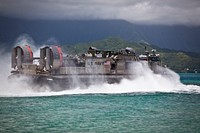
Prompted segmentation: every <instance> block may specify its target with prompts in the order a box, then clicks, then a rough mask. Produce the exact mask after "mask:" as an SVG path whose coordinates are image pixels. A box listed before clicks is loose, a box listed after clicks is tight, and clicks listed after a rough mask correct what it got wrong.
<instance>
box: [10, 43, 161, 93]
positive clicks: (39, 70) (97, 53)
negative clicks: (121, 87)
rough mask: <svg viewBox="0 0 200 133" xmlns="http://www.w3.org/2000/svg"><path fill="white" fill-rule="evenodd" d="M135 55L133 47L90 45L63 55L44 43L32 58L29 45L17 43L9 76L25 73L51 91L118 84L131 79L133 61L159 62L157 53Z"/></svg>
mask: <svg viewBox="0 0 200 133" xmlns="http://www.w3.org/2000/svg"><path fill="white" fill-rule="evenodd" d="M155 52H156V51H155V50H152V53H151V54H150V53H149V52H148V51H145V54H143V55H140V56H139V57H138V56H136V54H135V51H134V50H133V49H132V48H129V47H127V48H125V49H120V50H119V51H117V52H114V51H110V50H99V49H97V48H95V47H89V49H88V51H87V53H85V54H81V55H75V56H71V55H67V56H63V52H62V49H61V47H59V46H46V47H43V48H41V49H40V57H34V56H33V52H32V49H31V47H30V46H28V45H25V46H17V47H15V48H13V50H12V65H11V66H12V69H13V70H12V71H11V73H12V75H11V76H10V78H12V77H20V76H26V77H29V79H30V80H31V81H32V82H31V83H33V84H37V85H48V86H50V87H51V88H52V89H53V90H63V89H70V88H74V87H86V86H89V85H93V84H100V83H105V82H106V83H109V84H112V83H119V82H120V81H121V80H122V79H124V78H126V79H132V78H134V75H133V73H132V69H131V68H132V65H133V63H134V62H138V61H146V62H148V64H149V65H150V67H151V68H152V69H154V68H155V67H156V66H157V65H161V61H160V58H159V55H158V54H156V53H155Z"/></svg>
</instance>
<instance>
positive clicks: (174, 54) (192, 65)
mask: <svg viewBox="0 0 200 133" xmlns="http://www.w3.org/2000/svg"><path fill="white" fill-rule="evenodd" d="M90 46H94V47H96V48H98V49H104V50H114V51H117V50H118V49H121V48H126V47H131V48H133V49H134V50H135V51H136V54H137V55H139V54H142V53H144V50H145V47H146V48H147V50H149V51H151V50H152V49H156V50H157V53H159V54H160V57H161V60H162V63H163V65H167V66H168V67H169V68H171V69H172V70H175V71H176V72H194V71H195V70H196V71H198V72H200V54H197V53H188V52H184V51H176V50H169V49H161V48H159V47H157V46H153V45H150V44H148V43H145V42H143V41H141V42H127V41H125V40H123V39H120V38H115V37H110V38H107V39H104V40H99V41H94V42H90V43H78V44H75V45H63V46H62V48H63V50H64V52H65V53H67V54H80V53H85V52H86V51H87V49H88V48H89V47H90Z"/></svg>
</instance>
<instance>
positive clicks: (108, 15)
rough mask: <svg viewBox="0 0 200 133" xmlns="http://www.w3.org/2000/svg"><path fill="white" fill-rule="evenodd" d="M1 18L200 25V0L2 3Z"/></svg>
mask: <svg viewBox="0 0 200 133" xmlns="http://www.w3.org/2000/svg"><path fill="white" fill-rule="evenodd" d="M0 16H6V17H13V18H23V19H45V20H107V19H122V20H126V21H128V22H131V23H136V24H155V25H158V24H159V25H189V26H200V0H0Z"/></svg>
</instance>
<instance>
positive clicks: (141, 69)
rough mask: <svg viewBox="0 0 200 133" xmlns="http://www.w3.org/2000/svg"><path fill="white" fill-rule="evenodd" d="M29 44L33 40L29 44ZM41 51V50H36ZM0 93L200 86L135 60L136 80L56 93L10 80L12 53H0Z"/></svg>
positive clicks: (141, 90)
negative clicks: (156, 70) (152, 68)
mask: <svg viewBox="0 0 200 133" xmlns="http://www.w3.org/2000/svg"><path fill="white" fill-rule="evenodd" d="M29 44H30V43H29ZM35 52H36V53H38V51H35ZM0 57H1V59H0V66H1V67H0V81H1V85H0V96H1V97H2V96H3V97H10V96H20V97H21V96H51V95H66V94H95V93H101V94H115V93H154V92H174V93H183V92H184V93H185V92H186V93H200V86H196V85H184V84H182V83H181V82H180V79H179V75H178V74H176V73H175V72H173V71H172V70H170V69H167V68H162V67H158V69H159V73H158V74H155V73H154V72H153V71H152V70H151V69H150V68H149V67H148V65H147V64H146V63H142V62H135V63H133V65H132V72H133V79H132V80H128V79H123V80H122V81H121V82H120V83H118V84H117V83H116V84H106V83H104V84H101V85H92V86H88V87H87V88H85V87H84V89H83V88H80V87H78V88H74V89H70V90H67V88H66V90H64V91H59V92H53V91H51V90H50V89H49V88H48V87H46V86H42V87H41V86H30V84H29V83H28V82H26V81H28V80H27V77H21V78H16V79H14V81H13V82H10V81H9V80H8V79H7V77H8V76H9V75H10V71H11V68H10V66H11V65H10V64H11V63H10V61H11V53H6V54H3V53H0Z"/></svg>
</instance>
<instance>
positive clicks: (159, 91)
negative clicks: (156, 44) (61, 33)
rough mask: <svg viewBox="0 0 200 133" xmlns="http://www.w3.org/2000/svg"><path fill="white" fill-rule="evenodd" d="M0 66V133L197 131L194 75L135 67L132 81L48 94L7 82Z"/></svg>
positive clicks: (199, 88) (198, 92)
mask: <svg viewBox="0 0 200 133" xmlns="http://www.w3.org/2000/svg"><path fill="white" fill-rule="evenodd" d="M3 57H4V56H3ZM5 57H6V56H5ZM2 63H4V66H5V67H3V68H1V69H0V81H1V86H0V132H2V133H4V132H10V133H13V132H20V133H21V132H35V133H38V132H131V133H132V132H134V133H140V132H142V133H143V132H147V133H156V132H159V133H160V132H162V133H163V132H166V133H171V132H174V133H199V132H200V85H199V81H200V74H177V73H175V72H173V71H171V70H169V69H167V68H161V69H160V72H161V73H160V74H158V73H157V74H155V73H153V72H152V71H151V70H150V69H149V68H148V66H147V65H145V64H143V63H136V64H134V68H133V72H135V73H134V79H133V80H127V79H124V80H122V81H121V82H120V83H119V84H112V85H110V84H106V83H105V84H101V85H93V86H89V87H87V88H84V89H83V88H81V87H78V88H74V89H71V90H68V89H67V88H66V89H65V90H63V91H59V92H54V91H53V90H51V89H50V88H48V87H46V86H43V87H39V86H30V85H29V84H28V83H27V82H26V81H27V78H26V77H22V78H18V79H16V80H15V81H14V82H11V81H8V80H7V76H8V75H9V70H8V68H9V60H7V59H6V58H5V59H4V58H2V59H1V60H0V64H2ZM80 86H81V85H80Z"/></svg>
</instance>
